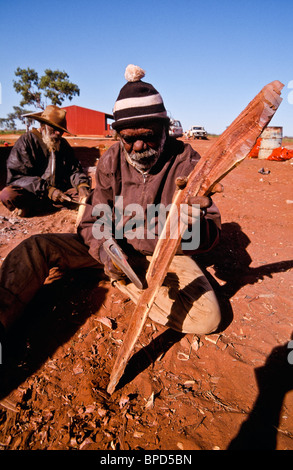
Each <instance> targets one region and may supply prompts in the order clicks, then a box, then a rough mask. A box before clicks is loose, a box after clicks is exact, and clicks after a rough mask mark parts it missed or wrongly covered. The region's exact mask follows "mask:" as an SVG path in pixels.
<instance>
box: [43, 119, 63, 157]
mask: <svg viewBox="0 0 293 470" xmlns="http://www.w3.org/2000/svg"><path fill="white" fill-rule="evenodd" d="M62 134H63V132H62V131H59V130H57V129H54V127H51V126H48V125H44V126H43V127H42V138H43V141H44V142H45V144H46V145H47V147H48V149H49V150H50V151H51V150H53V151H55V152H56V151H58V150H59V147H60V141H61V137H62Z"/></svg>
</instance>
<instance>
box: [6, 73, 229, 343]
mask: <svg viewBox="0 0 293 470" xmlns="http://www.w3.org/2000/svg"><path fill="white" fill-rule="evenodd" d="M143 76H144V71H142V69H140V68H139V67H136V66H128V67H127V69H126V74H125V78H126V79H127V83H126V84H125V85H124V86H123V87H122V89H121V91H120V94H119V96H118V98H117V101H116V103H115V106H114V119H115V121H114V123H113V124H112V126H113V128H114V129H115V130H116V131H117V134H118V137H119V142H117V143H114V144H113V145H112V146H111V147H110V148H109V149H108V150H107V152H105V153H104V154H103V155H102V156H101V158H100V159H99V161H98V163H97V168H96V185H95V189H94V190H93V191H92V193H91V194H90V196H89V197H88V199H87V205H86V208H85V212H84V215H83V218H82V220H81V222H80V225H79V227H78V233H77V234H72V233H68V234H64V233H63V234H53V233H52V234H41V235H34V236H32V237H30V238H28V239H27V240H25V241H24V242H22V243H21V244H20V245H19V246H18V247H16V248H14V250H12V252H11V253H10V254H9V255H8V256H7V257H6V259H5V261H4V262H3V265H2V268H1V270H0V326H1V324H2V325H3V330H7V329H9V327H10V326H11V325H12V324H13V323H14V321H15V320H16V319H17V318H18V316H19V315H20V313H21V312H22V311H23V310H24V307H25V305H26V304H27V303H28V302H29V301H30V300H31V299H32V298H33V297H34V295H35V294H36V292H37V291H38V289H39V288H40V287H41V286H42V284H43V282H44V281H45V279H46V277H47V276H48V273H49V270H50V269H51V268H54V267H58V268H59V269H60V270H61V271H67V270H68V269H76V268H77V269H80V268H84V267H91V268H93V267H95V268H97V269H101V270H104V272H105V273H106V274H107V276H109V278H110V279H111V281H112V284H113V285H114V286H116V287H117V288H118V289H120V291H121V292H123V294H125V295H126V296H128V297H129V298H131V299H132V300H133V302H137V299H138V297H139V295H140V291H139V288H138V287H137V286H136V285H135V284H134V283H133V282H130V281H129V279H127V278H126V277H125V275H124V273H123V272H122V271H121V270H119V269H117V267H116V265H115V264H113V262H112V258H111V257H110V256H109V254H108V252H107V250H106V248H105V242H106V243H107V238H110V237H111V238H116V241H117V242H118V244H119V245H120V247H121V248H122V249H123V250H124V252H125V255H126V257H127V258H128V262H129V264H130V265H131V266H132V267H133V268H134V270H135V271H136V272H137V274H138V276H140V277H141V278H143V277H144V276H145V274H146V269H147V265H148V263H149V260H150V256H151V255H152V254H153V252H154V249H155V246H156V243H157V241H158V237H159V234H160V225H161V220H160V216H159V214H158V213H157V212H156V211H153V212H151V215H150V213H149V208H150V207H158V206H159V207H161V208H163V209H165V210H166V211H167V210H168V208H170V204H171V202H172V198H173V196H174V193H175V191H176V188H177V187H178V183H180V185H181V184H184V181H185V180H186V178H187V176H188V175H189V174H190V172H191V171H192V170H193V168H194V166H195V165H196V164H197V162H198V161H199V159H200V155H199V154H198V153H197V152H196V151H195V150H193V149H192V147H191V146H190V145H189V144H186V143H184V142H183V141H181V140H176V139H174V138H173V137H169V133H168V127H169V118H168V116H167V112H166V109H165V106H164V103H163V100H162V97H161V95H160V94H159V93H158V91H157V90H156V89H155V88H154V87H153V86H152V85H151V84H149V83H146V82H144V81H142V80H141V79H142V78H143ZM194 204H196V205H197V207H199V208H200V211H199V212H197V215H196V216H194V214H193V212H192V211H190V209H192V206H193V205H194ZM186 206H187V207H185V210H184V211H183V215H184V218H185V219H184V226H185V227H186V226H188V228H191V229H192V227H196V230H195V231H194V232H193V231H192V230H191V231H189V230H188V233H187V236H185V237H183V239H184V244H183V243H182V244H181V248H180V250H179V251H178V253H177V254H176V255H175V256H174V259H173V261H172V263H171V265H170V268H169V271H168V273H167V276H166V279H165V282H164V284H163V286H162V287H161V288H160V290H159V293H158V295H157V298H156V301H155V303H154V305H153V307H152V309H151V311H150V318H151V319H152V320H153V321H155V322H158V323H160V324H162V325H166V326H168V327H170V328H172V329H174V330H177V331H180V332H184V333H195V334H209V333H211V332H213V331H215V330H216V329H217V328H218V327H219V324H220V321H221V313H220V308H219V304H218V301H217V298H216V295H215V293H214V291H213V289H212V287H211V285H210V283H209V282H208V280H207V278H206V277H205V276H204V274H203V272H202V271H201V269H200V268H199V266H198V264H197V263H196V261H195V258H194V256H196V254H197V253H202V252H204V251H208V250H211V249H212V248H213V246H214V245H215V244H216V243H217V242H218V239H219V234H220V228H221V221H220V213H219V210H218V209H217V207H216V206H215V204H214V203H213V202H212V200H211V199H210V198H206V197H197V198H195V199H194V198H193V200H190V201H189V204H186ZM133 208H135V210H136V211H137V212H138V213H139V217H136V218H135V224H133V223H132V209H133ZM134 225H135V227H134ZM190 233H191V234H192V233H198V234H199V235H200V236H199V237H195V238H196V239H197V241H198V243H194V240H193V238H194V237H192V236H190ZM28 279H29V282H27V280H28Z"/></svg>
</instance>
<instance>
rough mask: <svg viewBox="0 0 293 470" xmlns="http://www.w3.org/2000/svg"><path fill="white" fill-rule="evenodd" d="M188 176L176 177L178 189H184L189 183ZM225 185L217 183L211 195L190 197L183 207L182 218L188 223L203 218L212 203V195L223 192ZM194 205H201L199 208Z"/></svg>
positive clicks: (191, 223) (193, 222) (190, 223)
mask: <svg viewBox="0 0 293 470" xmlns="http://www.w3.org/2000/svg"><path fill="white" fill-rule="evenodd" d="M187 180H188V178H187V177H181V176H180V177H178V178H176V186H177V189H184V188H185V186H186V184H187ZM223 190H224V189H223V186H222V185H221V184H220V183H217V184H216V185H215V186H214V187H213V188H212V191H211V193H210V194H209V196H194V197H189V198H188V200H187V204H183V205H182V208H181V214H180V216H181V220H182V222H183V223H184V224H186V225H189V226H191V225H193V224H195V223H196V222H197V221H198V220H201V219H202V218H203V217H204V216H205V215H206V213H207V209H208V208H209V207H210V206H211V205H212V203H213V202H212V200H211V197H210V196H212V195H213V194H215V193H222V192H223ZM194 205H197V206H199V210H197V208H196V207H193V206H194Z"/></svg>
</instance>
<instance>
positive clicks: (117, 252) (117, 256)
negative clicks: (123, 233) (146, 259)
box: [103, 238, 143, 289]
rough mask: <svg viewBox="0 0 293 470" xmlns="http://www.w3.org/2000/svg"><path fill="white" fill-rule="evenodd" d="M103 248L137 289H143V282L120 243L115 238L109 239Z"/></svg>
mask: <svg viewBox="0 0 293 470" xmlns="http://www.w3.org/2000/svg"><path fill="white" fill-rule="evenodd" d="M103 247H104V249H105V251H106V253H107V254H108V255H109V256H110V257H111V259H112V261H113V263H114V264H115V265H116V266H118V268H119V269H121V271H123V272H124V274H126V276H127V277H128V279H130V281H131V282H133V284H134V285H135V286H136V287H138V288H139V289H143V284H142V282H141V280H140V279H139V277H138V276H137V275H136V273H135V272H134V270H133V269H132V267H131V266H130V264H129V263H128V261H127V259H126V256H125V254H124V253H123V251H122V249H121V248H120V246H119V245H118V243H117V242H116V241H115V240H114V239H113V238H109V239H108V240H106V241H105V242H104V243H103Z"/></svg>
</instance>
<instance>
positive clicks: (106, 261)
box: [99, 245, 127, 281]
mask: <svg viewBox="0 0 293 470" xmlns="http://www.w3.org/2000/svg"><path fill="white" fill-rule="evenodd" d="M99 258H100V260H101V263H102V264H103V265H104V272H105V274H106V275H107V276H108V277H109V278H110V279H115V280H116V281H120V280H124V279H126V278H127V276H126V274H124V272H123V271H121V269H119V268H118V266H115V264H114V263H113V261H112V259H111V258H110V256H109V255H108V254H107V253H106V251H105V249H104V247H103V245H102V246H101V247H100V250H99Z"/></svg>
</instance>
